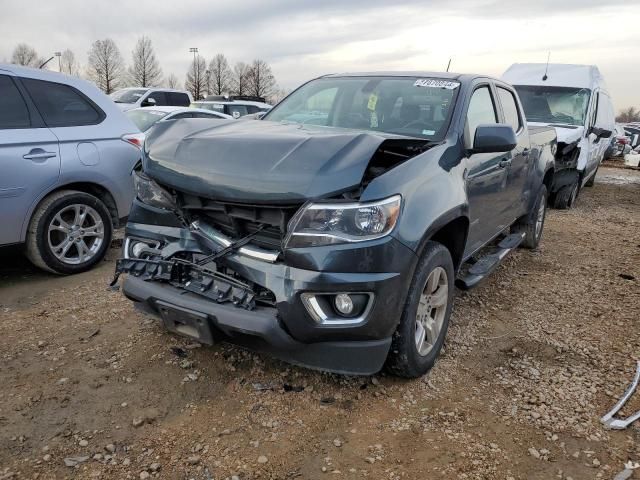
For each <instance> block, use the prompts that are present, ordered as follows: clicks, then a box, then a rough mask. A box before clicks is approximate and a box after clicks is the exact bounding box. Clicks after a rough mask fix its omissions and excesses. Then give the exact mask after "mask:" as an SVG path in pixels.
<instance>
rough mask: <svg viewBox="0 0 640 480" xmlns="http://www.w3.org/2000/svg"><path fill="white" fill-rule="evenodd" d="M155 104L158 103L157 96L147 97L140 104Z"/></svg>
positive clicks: (145, 105)
mask: <svg viewBox="0 0 640 480" xmlns="http://www.w3.org/2000/svg"><path fill="white" fill-rule="evenodd" d="M155 104H156V99H155V98H150V97H147V98H145V99H144V100H143V101H142V103H141V104H140V106H141V107H153V106H155Z"/></svg>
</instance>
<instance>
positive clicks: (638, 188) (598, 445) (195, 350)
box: [0, 168, 640, 480]
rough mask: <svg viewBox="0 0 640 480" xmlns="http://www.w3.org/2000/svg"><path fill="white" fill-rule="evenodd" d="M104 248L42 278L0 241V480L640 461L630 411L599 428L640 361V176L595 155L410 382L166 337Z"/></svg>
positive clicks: (416, 471) (366, 473) (553, 469)
mask: <svg viewBox="0 0 640 480" xmlns="http://www.w3.org/2000/svg"><path fill="white" fill-rule="evenodd" d="M619 176H623V177H625V179H626V178H628V180H624V181H610V179H612V178H616V179H617V178H618V177H619ZM116 256H117V252H116V251H115V250H113V251H111V252H110V255H109V257H108V259H107V261H106V262H105V263H104V264H103V265H101V266H100V267H99V268H97V269H96V270H94V271H92V272H88V273H86V274H82V275H78V276H75V277H52V276H49V275H46V274H43V273H40V272H37V271H35V270H34V269H32V268H31V267H29V266H28V264H27V263H26V262H25V261H24V260H22V259H20V258H19V256H17V255H16V254H15V253H8V254H7V253H6V252H4V253H3V258H2V260H3V263H4V265H5V266H4V267H3V270H2V272H1V273H0V385H2V386H3V388H2V389H0V478H1V479H5V478H20V479H22V478H39V479H54V478H103V479H123V478H124V479H126V478H132V479H134V478H135V479H138V478H167V479H190V478H194V479H214V478H215V479H223V478H241V479H253V478H264V479H266V478H273V479H285V478H310V479H315V478H323V477H338V478H374V479H382V478H384V479H401V478H402V479H414V478H456V479H509V478H513V479H540V480H542V479H545V480H548V479H550V478H560V479H568V478H573V479H574V480H578V479H590V478H606V479H608V478H613V477H614V475H615V474H616V473H617V472H618V471H620V470H622V468H623V464H624V462H626V461H627V460H628V459H631V460H640V426H639V425H635V426H632V427H631V428H629V429H628V430H626V431H623V432H614V431H608V430H605V429H604V428H603V427H602V425H601V424H600V423H599V417H600V416H601V415H603V414H604V413H605V412H606V411H607V410H608V409H609V408H610V407H611V406H612V405H613V404H614V403H615V401H616V399H617V398H618V396H620V395H621V394H622V392H623V391H624V389H625V388H626V386H627V384H628V383H629V382H630V381H631V378H632V377H633V374H634V371H635V363H636V361H637V360H638V358H639V356H640V330H639V328H638V318H640V315H639V314H640V306H639V305H640V280H639V279H640V174H638V172H633V171H629V170H611V169H607V168H601V169H600V172H599V174H598V178H597V179H596V184H595V187H593V188H588V189H585V190H584V191H583V192H582V193H581V195H580V197H579V200H578V207H577V208H576V209H575V210H571V211H567V212H561V211H550V212H549V216H548V220H547V225H546V229H545V233H544V238H543V242H542V246H541V248H540V250H539V251H536V252H528V251H519V252H517V253H516V254H514V255H513V256H512V257H511V258H509V259H508V260H507V261H506V262H505V264H504V265H502V266H501V267H500V268H499V270H498V271H497V272H496V273H495V274H494V275H493V276H492V278H491V279H490V280H488V281H487V283H485V284H484V285H482V286H480V287H479V288H477V289H476V290H474V291H472V292H469V293H462V292H459V295H458V298H457V300H456V305H455V310H454V314H453V319H452V325H451V329H450V331H449V335H448V339H447V344H446V347H445V351H444V354H443V356H442V358H441V359H440V360H439V362H438V363H437V365H436V367H435V368H434V369H433V370H432V371H431V372H430V373H429V374H428V375H427V376H425V377H424V378H423V379H420V380H416V381H403V380H399V379H396V378H393V377H387V376H384V375H380V376H377V377H374V378H359V377H342V376H336V375H329V374H323V373H317V372H311V371H308V370H304V369H300V368H295V367H291V366H289V365H286V364H284V363H282V362H279V361H276V360H273V359H271V358H270V357H268V356H266V355H259V354H255V353H251V352H247V351H244V350H241V349H239V348H236V347H232V346H228V345H216V346H215V347H212V348H202V347H199V346H197V345H194V344H191V343H190V342H189V341H187V340H185V339H182V338H178V337H175V336H172V335H169V334H168V333H166V332H165V331H164V330H163V329H162V328H161V327H160V325H159V324H158V323H157V322H156V321H154V320H152V319H149V318H146V317H145V316H143V315H141V314H139V313H137V312H135V311H134V310H133V308H132V306H131V304H130V303H129V302H128V301H126V300H125V299H124V298H123V297H122V295H121V294H120V293H119V292H112V291H110V290H108V289H107V283H108V281H109V280H110V277H111V274H112V269H113V261H114V259H115V257H116ZM621 274H624V275H626V276H627V277H633V279H630V278H627V277H622V276H621ZM634 409H640V394H638V395H637V396H636V397H634V399H633V400H632V402H631V403H630V405H629V407H628V408H627V409H626V410H625V412H626V413H630V412H632V411H633V410H634ZM72 457H73V458H72ZM65 459H67V461H66V463H65ZM74 464H75V466H67V465H74ZM11 475H13V476H11ZM636 475H637V474H636Z"/></svg>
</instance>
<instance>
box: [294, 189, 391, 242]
mask: <svg viewBox="0 0 640 480" xmlns="http://www.w3.org/2000/svg"><path fill="white" fill-rule="evenodd" d="M401 200H402V198H401V197H400V195H394V196H393V197H389V198H385V199H384V200H378V201H375V202H367V203H311V204H309V205H307V206H305V207H303V208H302V209H301V210H300V211H299V212H298V213H297V214H296V215H295V216H294V217H293V218H292V219H291V222H289V229H288V230H289V234H288V236H287V240H286V245H285V246H286V247H287V248H296V247H313V246H320V245H332V244H336V243H350V242H362V241H365V240H373V239H376V238H380V237H384V236H385V235H387V234H389V233H390V232H391V230H393V227H395V225H396V222H397V220H398V216H399V214H400V203H401Z"/></svg>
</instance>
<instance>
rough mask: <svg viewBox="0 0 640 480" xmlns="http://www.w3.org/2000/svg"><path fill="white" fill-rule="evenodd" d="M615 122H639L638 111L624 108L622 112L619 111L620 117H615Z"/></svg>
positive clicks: (639, 115)
mask: <svg viewBox="0 0 640 480" xmlns="http://www.w3.org/2000/svg"><path fill="white" fill-rule="evenodd" d="M616 122H620V123H629V122H640V110H638V109H637V108H635V107H629V108H625V109H624V110H621V111H620V115H618V116H617V117H616Z"/></svg>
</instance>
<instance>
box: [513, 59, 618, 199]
mask: <svg viewBox="0 0 640 480" xmlns="http://www.w3.org/2000/svg"><path fill="white" fill-rule="evenodd" d="M502 79H503V80H505V81H507V82H509V83H511V84H512V85H513V86H514V87H515V89H516V90H517V91H518V95H519V96H520V101H521V102H522V106H523V108H524V112H525V115H526V117H527V121H528V123H529V125H531V126H536V125H539V126H551V127H554V128H555V130H556V134H557V135H558V156H557V157H558V158H557V161H556V166H557V171H556V174H555V176H554V184H553V186H552V188H551V192H550V199H551V202H550V203H551V204H552V205H553V206H555V207H556V208H571V207H572V206H573V204H574V202H575V199H576V197H577V195H578V192H579V191H580V188H582V187H583V186H587V187H589V186H591V185H593V181H594V179H595V175H596V171H597V170H598V167H599V166H600V162H601V161H602V159H603V157H604V154H605V151H606V150H607V149H608V147H609V145H610V140H609V138H610V137H611V136H612V135H613V133H614V131H615V113H614V108H613V103H612V101H611V96H610V95H609V92H608V90H607V86H606V84H605V82H604V78H603V77H602V75H601V74H600V71H599V70H598V67H596V66H595V65H565V64H549V65H547V64H544V63H516V64H514V65H512V66H511V67H509V69H508V70H507V71H506V72H505V73H504V75H503V76H502Z"/></svg>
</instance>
